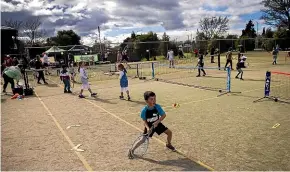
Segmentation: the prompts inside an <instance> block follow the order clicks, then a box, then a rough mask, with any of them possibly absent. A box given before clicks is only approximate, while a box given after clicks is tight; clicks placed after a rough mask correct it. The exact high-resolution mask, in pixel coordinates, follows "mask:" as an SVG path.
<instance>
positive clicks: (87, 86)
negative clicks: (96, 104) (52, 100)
mask: <svg viewBox="0 0 290 172" xmlns="http://www.w3.org/2000/svg"><path fill="white" fill-rule="evenodd" d="M78 71H79V73H80V77H81V82H82V86H81V92H80V95H79V98H85V96H84V95H83V91H84V89H88V90H89V92H90V93H91V96H92V97H94V96H96V95H97V94H96V93H93V92H92V90H91V88H90V84H89V80H88V79H89V78H88V75H87V72H86V68H85V64H84V62H82V63H81V65H80V66H79V69H78Z"/></svg>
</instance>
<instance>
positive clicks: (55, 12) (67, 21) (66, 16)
mask: <svg viewBox="0 0 290 172" xmlns="http://www.w3.org/2000/svg"><path fill="white" fill-rule="evenodd" d="M260 2H261V0H1V19H2V21H3V20H5V19H10V18H11V19H17V20H25V19H28V18H30V17H31V16H40V17H41V19H42V21H43V25H42V27H43V28H44V29H45V30H47V32H48V34H49V35H51V36H52V35H54V34H55V33H56V32H57V31H58V30H64V29H72V30H74V31H75V32H77V33H78V34H79V35H80V36H82V39H83V42H84V43H85V44H87V45H90V44H92V43H93V41H94V40H95V39H96V36H97V35H96V33H97V27H98V26H100V28H101V37H102V38H103V37H106V38H107V39H108V40H111V41H113V42H120V41H122V40H123V39H124V38H125V37H127V36H129V35H130V34H131V32H132V31H135V33H142V32H148V31H151V30H152V31H154V32H157V33H158V34H159V35H162V33H163V32H166V33H167V34H168V35H169V36H170V38H171V39H175V38H176V39H178V40H186V39H187V38H188V37H187V35H191V34H192V35H193V37H194V36H195V33H196V29H197V28H198V22H199V20H200V19H201V18H202V17H204V16H218V15H221V16H228V17H229V19H230V30H229V33H232V34H239V35H240V34H241V29H243V28H244V27H245V24H246V22H247V21H248V20H250V19H253V20H254V22H255V23H256V22H258V23H259V31H260V32H261V31H262V27H263V26H264V25H263V21H262V20H260V16H261V13H260V10H261V9H262V8H263V6H262V5H261V4H260ZM190 37H191V36H190Z"/></svg>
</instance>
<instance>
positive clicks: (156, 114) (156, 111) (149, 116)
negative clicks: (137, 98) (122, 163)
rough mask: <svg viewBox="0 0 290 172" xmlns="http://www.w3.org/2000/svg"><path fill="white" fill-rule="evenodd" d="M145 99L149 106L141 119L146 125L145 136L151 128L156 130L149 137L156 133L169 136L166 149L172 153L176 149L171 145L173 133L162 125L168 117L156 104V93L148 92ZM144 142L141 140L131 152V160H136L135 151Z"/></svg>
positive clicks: (145, 108) (143, 111)
mask: <svg viewBox="0 0 290 172" xmlns="http://www.w3.org/2000/svg"><path fill="white" fill-rule="evenodd" d="M144 99H145V101H146V103H147V105H146V106H145V107H144V108H143V109H142V111H141V118H142V120H143V121H144V125H145V128H144V132H143V134H147V133H148V132H149V131H150V128H151V127H152V126H154V129H153V131H152V132H151V134H150V135H149V137H152V136H153V134H154V133H155V132H156V133H157V134H158V135H160V134H162V133H165V134H167V144H166V147H167V148H168V149H170V150H172V151H175V148H174V147H173V146H172V145H171V139H172V131H171V130H169V129H168V128H167V127H165V126H164V125H163V124H162V123H161V121H162V120H163V119H164V118H165V117H166V114H165V112H164V110H163V109H162V107H161V106H160V105H159V104H156V95H155V93H154V92H152V91H146V92H145V93H144ZM144 141H145V138H144V139H141V140H140V141H139V142H138V143H137V144H136V145H135V146H134V147H133V148H132V149H130V150H129V154H128V157H129V158H130V159H133V158H134V150H135V149H137V148H138V147H139V146H140V145H141V144H142V143H144Z"/></svg>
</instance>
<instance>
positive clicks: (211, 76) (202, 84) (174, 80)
mask: <svg viewBox="0 0 290 172" xmlns="http://www.w3.org/2000/svg"><path fill="white" fill-rule="evenodd" d="M154 66H155V67H154V74H155V78H156V80H158V81H162V82H166V83H171V84H177V85H183V86H189V87H195V88H200V89H205V90H211V91H219V92H222V91H230V85H229V84H230V79H231V78H230V72H231V71H230V70H229V69H228V70H219V68H218V67H204V68H203V69H204V70H205V72H206V76H203V72H202V71H201V72H200V75H201V77H196V76H197V74H198V67H195V66H193V65H186V64H179V65H176V66H175V67H174V68H170V67H169V64H164V63H163V64H161V63H159V64H155V65H154Z"/></svg>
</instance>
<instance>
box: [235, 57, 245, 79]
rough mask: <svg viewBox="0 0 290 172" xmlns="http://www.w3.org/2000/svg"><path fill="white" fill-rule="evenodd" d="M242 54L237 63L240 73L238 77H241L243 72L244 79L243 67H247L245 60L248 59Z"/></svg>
mask: <svg viewBox="0 0 290 172" xmlns="http://www.w3.org/2000/svg"><path fill="white" fill-rule="evenodd" d="M240 56H241V57H240V58H239V59H238V63H237V70H238V74H237V76H236V78H237V79H239V75H240V74H241V77H240V80H244V79H243V74H244V71H243V70H242V68H246V66H245V61H246V60H247V57H246V56H244V55H243V54H240Z"/></svg>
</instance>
